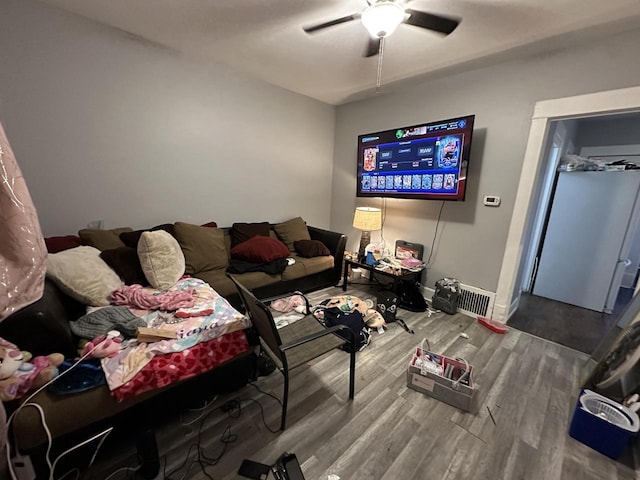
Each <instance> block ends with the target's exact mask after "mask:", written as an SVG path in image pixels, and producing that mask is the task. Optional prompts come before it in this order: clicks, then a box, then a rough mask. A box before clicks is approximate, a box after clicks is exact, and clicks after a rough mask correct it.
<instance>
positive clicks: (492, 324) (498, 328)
mask: <svg viewBox="0 0 640 480" xmlns="http://www.w3.org/2000/svg"><path fill="white" fill-rule="evenodd" d="M478 323H479V324H480V325H484V326H485V327H487V328H488V329H489V330H492V331H494V332H496V333H500V334H505V333H507V327H506V326H505V325H504V323H500V322H496V321H495V320H491V319H489V318H484V317H478Z"/></svg>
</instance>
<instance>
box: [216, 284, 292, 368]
mask: <svg viewBox="0 0 640 480" xmlns="http://www.w3.org/2000/svg"><path fill="white" fill-rule="evenodd" d="M227 276H228V277H229V278H230V279H231V281H232V282H233V283H234V284H235V286H236V288H237V289H238V294H239V295H240V299H241V300H242V303H243V304H244V308H245V309H246V310H247V315H249V318H250V319H251V323H253V326H254V328H255V329H256V330H257V332H258V335H259V336H260V338H261V339H262V341H263V342H265V344H266V346H267V347H268V348H269V350H271V352H272V353H273V354H274V355H276V356H277V357H278V358H279V359H280V361H281V362H282V363H283V364H286V358H285V357H284V355H283V353H282V351H281V350H280V345H282V339H281V338H280V335H279V334H278V328H277V327H276V322H275V321H274V320H273V315H272V314H271V311H270V310H269V308H268V307H267V306H266V305H265V304H264V303H262V302H261V301H260V300H258V299H257V298H256V297H255V295H254V294H253V293H251V291H250V290H249V289H248V288H247V287H245V286H244V285H242V284H241V283H240V282H238V280H236V279H235V278H234V277H233V275H229V274H227Z"/></svg>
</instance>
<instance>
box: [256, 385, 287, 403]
mask: <svg viewBox="0 0 640 480" xmlns="http://www.w3.org/2000/svg"><path fill="white" fill-rule="evenodd" d="M249 385H251V386H252V387H253V388H255V389H256V390H258V391H259V392H260V393H261V394H263V395H268V396H269V397H271V398H273V399H275V401H276V402H278V403H279V404H280V406H282V401H281V400H280V399H279V398H278V397H276V396H275V395H273V394H271V393H269V392H265V391H264V390H262V389H261V388H260V387H259V386H258V385H256V384H255V383H254V382H249Z"/></svg>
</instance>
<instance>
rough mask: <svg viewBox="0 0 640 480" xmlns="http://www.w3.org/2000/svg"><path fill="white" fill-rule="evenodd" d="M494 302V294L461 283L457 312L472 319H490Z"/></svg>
mask: <svg viewBox="0 0 640 480" xmlns="http://www.w3.org/2000/svg"><path fill="white" fill-rule="evenodd" d="M495 300H496V294H495V293H493V292H489V291H487V290H482V289H481V288H476V287H472V286H470V285H464V284H462V283H461V284H460V296H459V297H458V311H459V312H461V313H464V314H466V315H470V316H472V317H486V318H491V314H492V313H493V304H494V302H495Z"/></svg>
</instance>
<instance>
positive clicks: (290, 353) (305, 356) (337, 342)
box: [227, 274, 356, 430]
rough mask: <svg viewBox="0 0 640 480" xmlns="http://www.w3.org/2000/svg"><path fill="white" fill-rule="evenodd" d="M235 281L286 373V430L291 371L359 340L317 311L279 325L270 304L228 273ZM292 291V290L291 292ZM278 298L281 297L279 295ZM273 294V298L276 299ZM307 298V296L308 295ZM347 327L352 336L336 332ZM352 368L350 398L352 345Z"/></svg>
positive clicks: (267, 349) (265, 345)
mask: <svg viewBox="0 0 640 480" xmlns="http://www.w3.org/2000/svg"><path fill="white" fill-rule="evenodd" d="M227 276H228V277H229V278H230V279H231V281H233V283H234V284H235V286H236V288H237V289H238V293H239V294H240V298H241V300H242V303H243V304H244V307H245V309H246V311H247V315H248V316H249V318H250V319H251V322H252V323H253V326H254V328H255V329H256V331H257V332H258V336H259V337H260V346H261V348H262V350H263V351H264V352H265V353H266V354H267V355H269V357H270V358H271V359H272V360H273V362H274V363H275V364H276V367H277V368H278V370H280V373H282V375H283V376H284V392H283V396H282V420H281V422H280V430H284V429H285V426H286V420H287V402H288V396H289V371H290V370H293V369H294V368H296V367H299V366H301V365H304V364H305V363H307V362H308V361H310V360H313V359H314V358H317V357H319V356H320V355H324V354H325V353H327V352H330V351H331V350H333V349H334V348H337V347H341V346H343V345H345V344H347V343H350V344H351V345H353V344H354V343H355V335H354V334H353V332H352V331H351V329H349V327H347V326H345V325H337V326H334V327H330V328H326V327H324V326H323V325H322V324H321V323H320V322H319V321H318V320H317V319H316V318H315V317H314V316H313V315H310V314H309V315H306V316H305V317H303V318H302V319H300V320H296V321H295V322H293V323H291V324H289V325H287V326H284V327H282V328H277V327H276V323H275V321H274V319H273V315H272V314H271V311H270V310H269V308H268V307H267V306H266V305H265V304H264V303H263V302H262V301H260V300H258V299H257V298H256V297H255V296H254V295H253V293H251V291H250V290H249V289H247V288H246V287H245V286H243V285H242V284H240V283H239V282H238V280H236V279H235V278H234V277H233V275H230V274H227ZM287 295H290V294H287ZM275 298H278V297H275ZM275 298H271V299H270V300H275ZM305 301H307V300H306V298H305ZM307 312H309V302H308V301H307ZM339 330H344V331H346V332H348V333H347V336H348V338H349V340H345V339H344V338H342V337H340V336H338V335H337V334H336V332H338V331H339ZM349 350H350V351H351V353H350V366H349V368H350V371H349V400H353V396H354V391H355V370H356V349H355V348H350V349H349Z"/></svg>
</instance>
